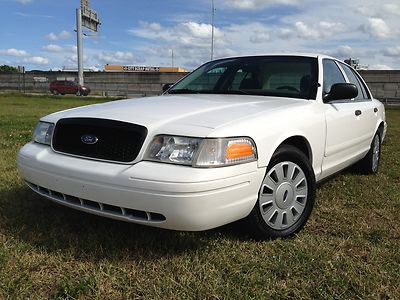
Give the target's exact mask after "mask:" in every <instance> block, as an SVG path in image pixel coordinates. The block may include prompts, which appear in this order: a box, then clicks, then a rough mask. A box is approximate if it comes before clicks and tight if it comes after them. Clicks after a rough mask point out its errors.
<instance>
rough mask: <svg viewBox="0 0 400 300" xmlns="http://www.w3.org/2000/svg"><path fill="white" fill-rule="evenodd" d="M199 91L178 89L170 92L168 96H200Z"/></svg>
mask: <svg viewBox="0 0 400 300" xmlns="http://www.w3.org/2000/svg"><path fill="white" fill-rule="evenodd" d="M198 93H199V92H198V91H193V90H189V89H176V90H170V91H168V94H198Z"/></svg>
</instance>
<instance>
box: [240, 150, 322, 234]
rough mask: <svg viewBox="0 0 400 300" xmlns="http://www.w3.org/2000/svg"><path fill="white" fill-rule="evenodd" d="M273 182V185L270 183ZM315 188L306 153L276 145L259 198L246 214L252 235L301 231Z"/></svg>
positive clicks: (310, 206) (311, 203)
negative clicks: (273, 186)
mask: <svg viewBox="0 0 400 300" xmlns="http://www.w3.org/2000/svg"><path fill="white" fill-rule="evenodd" d="M285 169H286V174H285ZM274 173H275V174H274ZM278 173H280V174H278ZM279 177H280V179H279ZM271 180H272V181H273V182H272V181H271ZM273 184H275V186H276V188H275V189H274V188H272V186H271V187H270V185H273ZM315 190H316V184H315V175H314V171H313V169H312V166H311V164H310V161H309V160H308V158H307V157H306V156H305V154H304V153H303V152H301V151H300V150H299V149H297V148H296V147H294V146H290V145H283V146H281V147H279V148H278V149H277V150H276V152H275V153H274V155H273V156H272V159H271V161H270V163H269V165H268V168H267V170H266V175H265V177H264V180H263V183H262V185H261V187H260V191H259V194H258V200H257V202H256V204H255V205H254V208H253V210H252V211H251V213H250V214H249V216H248V217H247V218H248V221H249V223H250V225H251V227H252V229H253V233H254V234H255V237H256V238H261V239H270V238H278V237H288V236H291V235H293V234H295V233H297V232H298V231H300V230H301V229H302V228H303V227H304V225H305V224H306V222H307V220H308V218H309V217H310V214H311V211H312V209H313V207H314V202H315ZM300 194H301V195H300ZM265 199H268V200H265ZM264 201H265V202H264ZM269 215H271V217H269ZM274 216H275V217H274ZM285 223H286V224H285Z"/></svg>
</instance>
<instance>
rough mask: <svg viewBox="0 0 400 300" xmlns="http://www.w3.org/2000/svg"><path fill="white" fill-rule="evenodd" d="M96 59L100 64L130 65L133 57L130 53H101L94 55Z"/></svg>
mask: <svg viewBox="0 0 400 300" xmlns="http://www.w3.org/2000/svg"><path fill="white" fill-rule="evenodd" d="M96 59H97V60H98V61H99V62H100V63H102V64H132V63H133V62H134V59H135V56H134V55H133V53H132V52H123V51H116V52H101V53H99V54H97V55H96Z"/></svg>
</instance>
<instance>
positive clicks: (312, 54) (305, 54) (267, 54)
mask: <svg viewBox="0 0 400 300" xmlns="http://www.w3.org/2000/svg"><path fill="white" fill-rule="evenodd" d="M263 56H266V57H267V56H293V57H299V56H300V57H311V58H319V57H321V58H330V59H334V60H339V59H337V58H335V57H332V56H329V55H327V54H322V53H302V52H298V53H297V52H290V53H257V54H251V55H240V56H228V57H224V58H221V59H232V58H246V57H263ZM216 60H219V59H216Z"/></svg>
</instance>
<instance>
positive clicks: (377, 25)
mask: <svg viewBox="0 0 400 300" xmlns="http://www.w3.org/2000/svg"><path fill="white" fill-rule="evenodd" d="M361 30H362V31H363V32H365V33H367V34H369V35H370V36H372V37H376V38H389V37H391V35H392V31H391V29H390V27H389V26H388V25H387V24H386V22H385V21H384V20H382V19H380V18H369V19H368V23H367V24H364V25H363V26H361Z"/></svg>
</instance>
